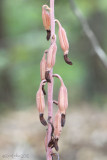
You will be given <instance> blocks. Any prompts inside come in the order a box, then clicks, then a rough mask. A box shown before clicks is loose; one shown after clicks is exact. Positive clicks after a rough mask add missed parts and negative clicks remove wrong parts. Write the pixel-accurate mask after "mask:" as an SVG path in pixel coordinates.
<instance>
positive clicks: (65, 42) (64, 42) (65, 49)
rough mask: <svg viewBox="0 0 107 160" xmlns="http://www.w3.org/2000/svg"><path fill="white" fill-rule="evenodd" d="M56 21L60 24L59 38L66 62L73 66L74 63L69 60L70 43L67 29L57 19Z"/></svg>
mask: <svg viewBox="0 0 107 160" xmlns="http://www.w3.org/2000/svg"><path fill="white" fill-rule="evenodd" d="M55 21H56V22H57V23H58V26H59V32H58V36H59V42H60V46H61V48H62V50H63V52H64V60H65V62H66V63H67V64H69V65H72V62H71V61H70V60H69V58H68V52H69V43H68V39H67V35H66V32H65V29H64V28H63V27H62V25H61V23H60V22H59V21H58V20H57V19H56V20H55Z"/></svg>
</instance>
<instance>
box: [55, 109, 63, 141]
mask: <svg viewBox="0 0 107 160" xmlns="http://www.w3.org/2000/svg"><path fill="white" fill-rule="evenodd" d="M61 132H62V127H61V113H60V110H58V111H57V113H56V115H55V120H54V135H55V139H59V137H60V135H61Z"/></svg>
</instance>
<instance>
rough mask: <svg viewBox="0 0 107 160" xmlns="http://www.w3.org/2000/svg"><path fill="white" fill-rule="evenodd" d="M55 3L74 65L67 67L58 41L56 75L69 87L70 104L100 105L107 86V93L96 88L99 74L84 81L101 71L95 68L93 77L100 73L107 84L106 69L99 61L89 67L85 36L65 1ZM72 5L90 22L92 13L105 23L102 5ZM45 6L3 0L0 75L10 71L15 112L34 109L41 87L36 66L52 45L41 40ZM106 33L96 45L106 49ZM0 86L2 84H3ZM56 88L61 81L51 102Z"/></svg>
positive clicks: (89, 51)
mask: <svg viewBox="0 0 107 160" xmlns="http://www.w3.org/2000/svg"><path fill="white" fill-rule="evenodd" d="M47 2H48V1H47ZM55 3H56V4H55V13H56V15H55V16H56V18H58V19H60V21H61V24H62V26H63V27H64V28H65V29H66V32H67V35H68V40H69V43H70V52H69V58H70V59H71V60H72V62H73V66H68V65H67V64H65V62H64V60H63V52H62V50H61V49H60V45H59V40H58V38H57V44H58V53H57V60H56V65H55V67H54V73H56V72H57V73H58V74H60V75H61V76H62V78H63V79H64V82H65V84H66V86H67V87H68V93H69V101H70V103H77V102H78V101H79V102H80V101H83V100H84V101H85V100H87V99H88V100H92V101H95V102H98V103H99V100H100V99H102V97H104V95H105V93H107V84H106V83H104V85H105V89H104V90H103V88H104V86H103V84H102V88H98V86H99V83H101V81H100V80H101V79H100V80H98V79H99V76H100V75H99V76H98V75H96V76H98V77H96V79H95V81H93V79H91V80H90V81H88V80H87V77H88V74H89V73H90V76H93V75H92V74H91V70H93V68H94V67H95V68H96V67H97V68H99V69H96V70H95V72H102V71H103V73H104V74H105V75H103V76H102V77H103V80H105V79H106V80H107V76H106V71H105V68H104V67H103V66H102V64H101V63H100V61H99V60H97V61H96V59H97V58H95V61H94V63H92V61H91V59H93V56H92V52H93V49H92V46H91V45H90V43H89V41H88V40H87V38H86V37H85V36H84V33H83V31H82V28H81V26H80V23H79V21H78V20H77V18H76V17H75V16H74V14H73V13H72V10H71V8H70V3H69V1H66V0H63V1H62V0H61V1H60V0H59V1H56V2H55ZM76 3H77V5H78V7H79V8H80V9H81V10H82V11H83V13H84V15H85V16H86V18H87V19H88V20H91V19H92V18H93V14H95V13H96V15H97V14H98V13H99V12H100V13H101V15H102V16H103V17H104V22H105V23H106V22H107V20H106V19H107V16H106V12H107V7H106V6H107V1H106V0H103V1H101V0H100V1H99V0H95V1H93V0H87V1H86V0H82V1H81V0H77V1H76ZM43 4H44V0H41V1H34V0H31V1H26V0H4V1H3V21H4V30H5V37H4V39H5V41H6V43H7V46H6V47H5V48H3V49H0V76H2V73H3V72H4V69H6V68H8V70H9V71H8V73H9V76H10V78H11V81H10V83H11V87H12V90H13V94H12V95H11V96H12V99H14V104H15V106H18V107H19V106H20V107H22V105H23V106H28V105H29V104H32V105H34V104H35V94H36V91H37V89H38V86H39V82H40V73H39V65H40V61H41V58H42V55H43V52H44V50H45V49H47V48H48V47H49V45H50V42H47V41H46V40H45V37H46V32H45V31H44V28H43V25H42V18H41V6H42V5H43ZM95 21H96V19H95ZM89 23H90V21H89ZM99 23H100V21H99ZM96 24H97V23H96ZM91 25H92V26H93V28H96V25H95V23H94V24H93V23H92V24H91ZM104 25H106V24H102V28H101V29H102V30H104ZM102 30H100V31H102ZM56 34H58V26H56ZM104 34H105V38H103V41H102V39H100V38H99V41H100V42H101V43H102V44H103V46H104V48H105V49H106V50H107V46H106V43H107V38H106V37H107V36H106V34H107V33H106V30H105V31H104ZM96 36H97V35H96ZM98 36H99V35H98ZM90 66H92V67H90ZM2 83H3V82H2V81H1V85H2ZM91 84H92V85H91ZM94 85H96V87H97V89H95V88H94V89H93V87H92V88H89V87H87V86H90V87H91V86H94ZM58 87H59V82H58V81H56V84H55V88H54V92H55V93H54V96H55V98H56V92H57V91H58ZM1 92H2V90H1ZM91 94H92V95H91ZM87 97H88V98H87ZM94 97H95V98H94ZM97 97H98V98H97ZM105 99H106V98H104V101H105ZM4 102H6V101H4Z"/></svg>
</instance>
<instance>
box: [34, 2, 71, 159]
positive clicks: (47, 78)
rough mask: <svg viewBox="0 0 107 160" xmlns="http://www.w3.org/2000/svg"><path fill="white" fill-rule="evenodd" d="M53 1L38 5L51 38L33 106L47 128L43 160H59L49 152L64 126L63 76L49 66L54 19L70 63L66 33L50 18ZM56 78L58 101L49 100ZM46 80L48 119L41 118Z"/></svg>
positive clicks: (52, 56) (53, 48)
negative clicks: (40, 7)
mask: <svg viewBox="0 0 107 160" xmlns="http://www.w3.org/2000/svg"><path fill="white" fill-rule="evenodd" d="M54 1H55V0H50V7H48V6H47V5H43V6H42V20H43V26H44V28H45V30H46V31H47V40H49V39H51V43H50V47H49V49H48V50H45V52H44V54H43V57H42V60H41V62H40V77H41V83H40V87H39V90H38V92H37V94H36V102H37V108H38V111H39V118H40V122H41V123H42V124H43V125H44V126H45V127H47V129H46V137H45V150H46V160H53V159H54V158H55V157H56V156H57V160H59V154H58V153H54V152H53V148H54V149H55V150H56V151H57V152H58V150H59V146H58V141H59V139H60V135H61V132H62V127H64V125H65V114H66V109H67V107H68V94H67V88H66V86H65V84H64V82H63V79H62V78H61V76H60V75H58V74H53V67H54V65H55V61H56V52H57V45H56V35H55V22H57V23H58V26H59V32H58V36H59V41H60V46H61V48H62V50H63V53H64V60H65V62H66V63H67V64H69V65H72V62H71V61H70V60H69V58H68V52H69V43H68V39H67V35H66V32H65V30H64V28H63V27H62V25H61V23H60V22H59V21H58V20H57V19H56V20H55V18H54ZM54 77H57V78H58V79H59V80H60V82H61V86H60V88H59V95H58V100H53V79H54ZM46 83H47V86H48V89H47V99H48V118H47V119H48V120H47V121H46V120H45V118H44V110H45V98H44V96H45V95H46V92H45V89H44V86H45V84H46ZM53 103H54V104H56V105H57V108H58V111H57V113H56V114H55V116H54V118H53Z"/></svg>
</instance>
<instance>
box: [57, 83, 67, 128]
mask: <svg viewBox="0 0 107 160" xmlns="http://www.w3.org/2000/svg"><path fill="white" fill-rule="evenodd" d="M58 106H59V110H60V112H61V126H62V127H63V126H64V124H65V113H66V109H67V107H68V94H67V89H66V87H65V85H64V83H61V87H60V89H59V95H58Z"/></svg>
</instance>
